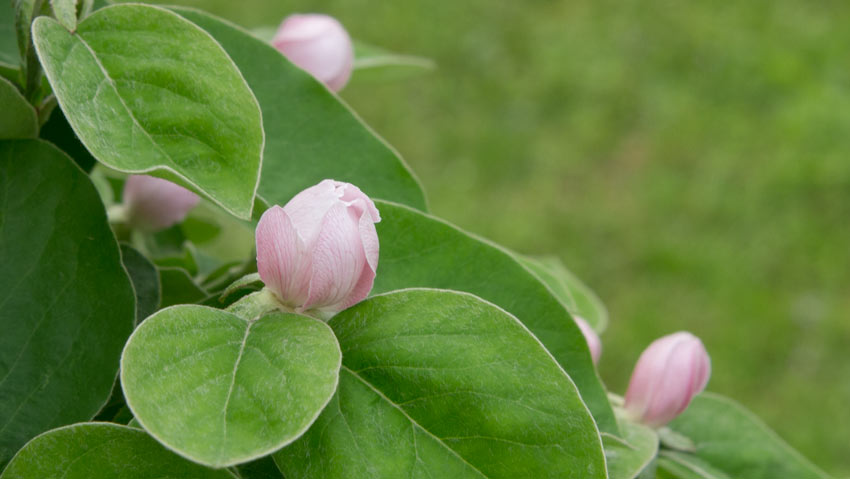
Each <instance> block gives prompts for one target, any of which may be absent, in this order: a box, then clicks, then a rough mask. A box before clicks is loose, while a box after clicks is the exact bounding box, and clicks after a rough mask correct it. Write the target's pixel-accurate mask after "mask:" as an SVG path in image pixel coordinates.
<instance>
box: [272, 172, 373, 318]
mask: <svg viewBox="0 0 850 479" xmlns="http://www.w3.org/2000/svg"><path fill="white" fill-rule="evenodd" d="M379 221H381V217H380V215H379V214H378V209H377V208H375V204H374V203H372V200H370V199H369V197H368V196H366V195H365V194H364V193H363V192H362V191H360V189H359V188H357V187H356V186H354V185H352V184H349V183H342V182H340V181H334V180H323V181H322V182H321V183H319V184H318V185H316V186H312V187H310V188H307V189H306V190H304V191H302V192H301V193H298V194H297V195H295V197H294V198H292V199H291V200H289V203H287V204H286V206H284V207H283V208H281V207H280V206H272V207H271V208H269V209H268V210H267V211H266V212H265V213H263V216H262V217H261V218H260V222H259V224H258V225H257V269H258V270H259V273H260V278H261V279H262V280H263V282H264V283H265V284H266V286H267V287H268V288H269V289H270V290H272V291H273V292H274V293H275V295H277V297H278V299H280V300H281V301H282V302H283V303H284V304H286V305H288V306H291V307H294V308H295V309H296V311H305V310H310V309H316V310H320V311H324V312H337V311H341V310H343V309H345V308H347V307H349V306H351V305H353V304H355V303H358V302H360V301H361V300H363V299H364V298H365V297H366V295H368V294H369V291H371V290H372V284H373V283H374V281H375V271H376V270H377V268H378V232H377V231H376V230H375V223H377V222H379Z"/></svg>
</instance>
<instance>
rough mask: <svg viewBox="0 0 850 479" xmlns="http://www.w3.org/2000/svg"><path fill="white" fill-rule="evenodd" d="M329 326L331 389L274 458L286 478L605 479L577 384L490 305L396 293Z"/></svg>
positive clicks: (454, 295) (450, 294)
mask: <svg viewBox="0 0 850 479" xmlns="http://www.w3.org/2000/svg"><path fill="white" fill-rule="evenodd" d="M329 324H330V326H331V327H332V328H333V330H334V332H335V333H336V335H337V338H338V339H339V342H340V346H341V347H342V351H343V353H342V354H343V366H342V372H341V374H340V384H339V390H338V391H337V394H336V395H335V396H334V399H333V400H332V402H331V404H330V405H329V406H328V407H327V408H326V409H325V411H324V412H323V413H322V415H321V416H320V418H319V420H318V421H317V422H316V424H315V425H314V426H313V427H312V428H311V429H310V430H309V431H308V432H307V434H305V435H304V437H302V438H301V439H300V440H298V441H297V442H295V443H293V444H292V445H290V446H289V447H287V448H285V449H283V450H281V451H280V452H278V453H277V454H275V461H276V462H277V464H278V466H279V467H280V469H281V471H282V472H283V475H284V477H286V478H287V479H300V478H316V479H324V478H348V477H371V478H396V477H400V476H402V477H446V478H448V477H451V478H464V477H470V478H483V477H486V478H516V477H559V478H581V479H594V478H604V477H606V474H605V458H604V456H603V453H602V447H601V443H600V439H599V433H598V431H597V429H596V425H595V424H594V422H593V418H592V417H591V416H590V413H589V411H588V410H587V408H586V407H585V405H584V404H583V403H582V401H581V398H580V397H579V395H578V391H577V390H576V388H575V385H574V384H573V383H572V381H570V378H569V376H567V374H566V373H565V372H564V371H563V369H561V368H560V367H559V366H558V363H556V362H555V361H554V359H553V358H552V356H551V355H549V353H548V352H547V351H546V349H545V348H543V346H542V345H541V344H540V342H538V341H537V339H535V338H534V336H533V335H531V334H530V333H529V331H528V330H527V329H526V328H525V327H524V326H523V325H522V323H520V322H519V321H517V320H516V318H514V317H513V316H511V315H510V314H508V313H507V312H506V311H504V310H502V309H500V308H498V307H497V306H495V305H493V304H490V303H487V302H485V301H482V300H481V299H479V298H477V297H475V296H472V295H471V294H467V293H459V292H455V291H441V290H424V289H413V290H403V291H396V292H393V293H388V294H386V295H381V296H375V297H373V298H371V299H368V300H366V301H363V302H361V303H360V304H358V305H357V306H354V307H352V308H350V309H348V310H345V311H343V312H341V313H339V314H337V315H336V316H334V317H333V318H332V319H331V320H330V321H329Z"/></svg>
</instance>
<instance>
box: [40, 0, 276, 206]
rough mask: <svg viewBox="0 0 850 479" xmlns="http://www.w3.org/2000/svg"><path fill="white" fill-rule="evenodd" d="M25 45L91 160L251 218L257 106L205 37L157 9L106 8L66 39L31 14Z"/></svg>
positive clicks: (258, 154) (258, 149)
mask: <svg viewBox="0 0 850 479" xmlns="http://www.w3.org/2000/svg"><path fill="white" fill-rule="evenodd" d="M33 41H34V42H35V46H36V50H37V51H38V56H39V58H40V59H41V63H42V66H43V67H44V71H45V73H46V74H47V78H48V79H49V81H50V85H51V86H52V87H53V91H54V93H55V95H56V98H57V99H58V100H59V105H60V106H61V107H62V111H63V112H64V113H65V115H66V117H67V118H68V122H69V123H70V124H71V127H73V129H74V131H75V132H76V133H77V136H79V137H80V140H82V142H83V144H85V145H86V148H88V150H89V151H90V152H91V153H92V155H93V156H94V157H95V158H97V159H98V160H99V161H100V162H102V163H104V164H105V165H107V166H109V167H111V168H114V169H116V170H120V171H124V172H128V173H151V174H154V175H158V176H163V177H165V178H167V179H172V180H176V181H179V182H181V183H184V184H186V185H187V186H190V187H192V188H194V189H196V190H199V191H201V192H202V193H204V194H206V195H207V196H208V197H209V198H210V199H212V200H213V201H214V202H216V203H217V204H219V205H221V206H222V207H223V208H224V209H226V210H228V211H229V212H231V213H233V214H234V215H236V216H239V217H241V218H245V219H248V218H250V217H251V209H252V207H253V204H254V195H255V193H256V189H257V185H258V182H259V174H260V164H261V158H262V150H263V128H262V118H261V114H260V109H259V105H258V104H257V100H256V99H255V98H254V95H253V93H252V92H251V90H250V89H249V88H248V85H247V84H246V83H245V80H244V79H243V78H242V75H241V74H240V73H239V70H238V69H237V68H236V66H235V65H234V64H233V61H232V60H231V59H230V58H229V57H228V56H227V53H225V51H224V50H223V49H222V48H221V46H220V45H219V44H218V43H216V41H215V40H213V39H212V38H211V37H210V36H209V34H207V33H206V32H204V31H203V30H202V29H200V28H198V27H197V26H196V25H194V24H193V23H191V22H189V21H186V20H185V19H184V18H182V17H180V16H179V15H176V14H174V13H172V12H170V11H168V10H165V9H163V8H159V7H153V6H146V5H116V6H111V7H106V8H103V9H100V10H98V11H96V12H95V13H93V14H91V15H90V16H89V17H87V18H86V19H85V20H84V21H82V22H80V24H79V25H78V27H77V31H76V32H75V33H73V34H72V33H70V32H68V30H66V29H65V28H64V27H63V26H62V25H60V24H59V23H58V22H56V21H55V20H53V19H50V18H48V17H39V18H38V19H36V20H35V22H33Z"/></svg>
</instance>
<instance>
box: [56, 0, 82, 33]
mask: <svg viewBox="0 0 850 479" xmlns="http://www.w3.org/2000/svg"><path fill="white" fill-rule="evenodd" d="M50 6H52V7H53V16H54V17H56V20H58V21H59V23H61V24H62V26H63V27H65V28H67V29H68V31H71V32H73V31H74V30H75V29H76V28H77V0H50Z"/></svg>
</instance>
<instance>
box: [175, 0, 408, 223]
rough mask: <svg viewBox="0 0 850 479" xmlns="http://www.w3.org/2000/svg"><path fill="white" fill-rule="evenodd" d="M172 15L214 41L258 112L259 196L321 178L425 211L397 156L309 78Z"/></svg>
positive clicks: (239, 38) (242, 39)
mask: <svg viewBox="0 0 850 479" xmlns="http://www.w3.org/2000/svg"><path fill="white" fill-rule="evenodd" d="M174 11H176V12H178V13H179V14H180V15H182V16H184V17H186V18H187V19H189V20H191V21H193V22H195V23H197V24H198V25H200V26H201V27H202V28H204V29H205V30H207V31H208V32H209V33H210V34H211V35H212V36H213V37H215V39H216V40H218V41H219V42H220V43H221V45H222V46H223V47H224V49H225V50H227V52H228V53H229V54H230V56H231V57H232V58H233V61H235V62H236V65H238V66H239V69H240V70H241V71H242V74H243V75H245V79H246V80H247V81H248V84H249V85H251V89H252V90H254V93H255V94H256V95H257V99H258V100H259V101H260V105H261V106H262V109H263V125H264V127H265V129H266V147H265V153H264V160H263V176H262V181H261V182H260V194H261V195H262V196H263V197H264V198H265V199H266V200H268V201H269V202H270V203H272V204H274V203H277V204H281V205H282V204H284V203H286V202H287V201H289V200H290V199H291V198H292V197H293V196H295V194H296V193H298V192H299V191H301V190H303V189H304V188H307V187H309V186H313V185H314V184H316V183H318V182H319V181H321V180H323V179H325V178H333V179H335V180H339V181H348V182H350V183H353V184H355V185H357V186H358V187H360V188H361V189H362V190H363V191H364V192H366V194H368V195H370V196H372V197H374V198H383V199H387V200H391V201H396V202H399V203H404V204H407V205H409V206H412V207H414V208H418V209H422V210H424V209H425V198H424V195H423V193H422V188H421V187H420V185H419V182H418V181H417V180H416V178H415V177H414V176H413V174H412V173H411V171H410V169H409V168H408V167H407V165H405V164H404V161H403V160H402V159H401V157H400V156H399V154H398V153H397V152H396V151H395V150H394V149H393V148H392V147H390V146H389V145H388V144H387V143H386V142H385V141H384V140H382V139H381V138H380V137H378V136H377V135H376V134H375V132H374V131H372V129H371V128H369V127H368V126H367V125H365V124H364V123H363V122H362V121H361V120H360V118H358V117H357V115H356V114H355V113H354V112H353V111H352V110H351V109H350V108H349V107H348V105H346V104H345V103H343V102H342V100H340V99H339V98H338V97H337V96H336V95H334V94H333V93H331V92H330V91H329V90H328V89H327V88H325V87H324V85H322V84H321V83H319V82H318V81H316V79H314V78H313V77H312V76H311V75H310V74H308V73H306V72H304V71H303V70H301V69H300V68H298V67H296V66H294V65H292V64H291V63H290V62H289V61H288V60H287V59H286V58H285V57H284V56H283V55H281V54H280V53H279V52H278V51H277V50H275V49H274V48H273V47H272V46H271V45H269V44H267V43H265V42H263V41H261V40H258V39H257V38H255V37H254V36H253V35H251V34H250V33H248V32H246V31H244V30H241V29H240V28H239V27H236V26H235V25H232V24H230V23H227V22H225V21H224V20H220V19H218V18H215V17H213V16H210V15H208V14H206V13H203V12H199V11H197V10H191V9H186V8H174Z"/></svg>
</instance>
